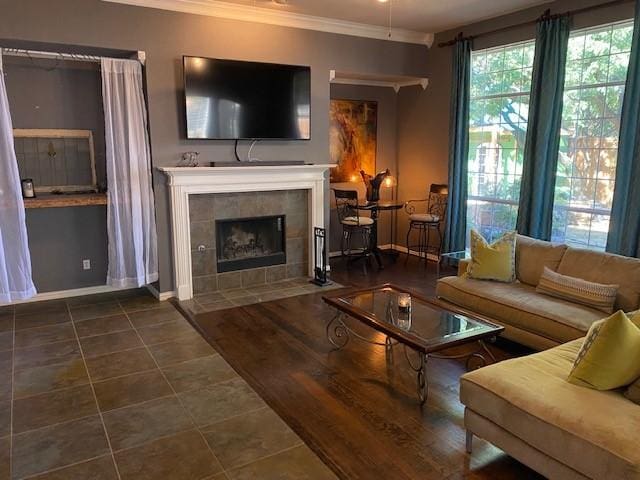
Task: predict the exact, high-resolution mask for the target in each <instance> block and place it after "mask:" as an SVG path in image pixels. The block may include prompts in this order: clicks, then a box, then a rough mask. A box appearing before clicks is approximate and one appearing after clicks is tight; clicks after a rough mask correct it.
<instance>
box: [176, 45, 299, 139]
mask: <svg viewBox="0 0 640 480" xmlns="http://www.w3.org/2000/svg"><path fill="white" fill-rule="evenodd" d="M183 60H184V94H185V95H184V97H185V111H186V128H187V138H189V139H213V140H238V139H271V140H309V139H310V110H311V69H310V68H309V67H304V66H295V65H278V64H273V63H256V62H243V61H237V60H220V59H213V58H202V57H187V56H185V57H184V58H183Z"/></svg>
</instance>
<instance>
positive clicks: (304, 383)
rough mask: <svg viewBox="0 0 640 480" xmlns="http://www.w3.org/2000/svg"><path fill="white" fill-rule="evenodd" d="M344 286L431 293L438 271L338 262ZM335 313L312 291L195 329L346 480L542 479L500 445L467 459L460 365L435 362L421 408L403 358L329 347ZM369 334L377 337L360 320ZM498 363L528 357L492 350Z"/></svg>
mask: <svg viewBox="0 0 640 480" xmlns="http://www.w3.org/2000/svg"><path fill="white" fill-rule="evenodd" d="M332 268H333V271H332V276H333V278H335V279H336V280H337V281H338V282H340V283H342V284H343V285H353V286H363V285H371V284H379V283H384V282H395V283H398V284H400V285H403V286H406V287H409V288H413V289H416V290H418V291H420V292H421V293H424V294H427V295H429V294H433V291H434V286H435V273H434V271H435V268H434V267H433V265H432V264H431V265H429V266H428V268H427V269H426V270H425V269H424V267H423V266H421V265H418V264H417V262H416V261H415V259H410V260H409V261H408V262H407V264H406V265H405V262H404V259H402V258H401V259H399V260H398V262H397V263H396V264H393V265H390V266H388V267H387V268H386V269H385V270H382V271H371V270H370V272H369V274H368V275H363V273H362V271H361V270H359V269H353V270H346V269H345V267H344V264H343V263H342V262H340V261H339V260H338V261H335V260H334V261H333V262H332ZM333 313H334V312H333V311H332V310H331V309H330V308H328V307H327V306H326V305H325V304H324V303H323V302H322V294H310V295H302V296H296V297H292V298H286V299H281V300H277V301H273V302H267V303H260V304H256V305H250V306H244V307H241V308H234V309H229V310H224V311H220V312H210V313H203V314H199V315H197V316H196V317H195V324H196V326H197V328H198V329H199V330H200V331H201V333H203V335H204V336H205V338H206V339H207V340H208V341H209V342H210V343H211V344H212V345H213V346H214V347H215V348H216V350H218V352H220V354H221V355H222V356H223V357H224V358H225V360H227V362H229V364H230V365H231V366H232V367H233V368H234V369H235V370H236V371H238V372H239V373H240V374H241V376H242V377H243V378H244V379H245V380H246V381H247V382H248V383H249V385H251V386H252V387H253V388H254V389H255V390H256V391H257V392H258V393H259V394H260V396H261V397H262V398H263V399H264V400H265V401H266V403H267V404H268V405H269V406H271V407H272V408H273V409H274V410H275V411H276V412H277V413H278V414H279V415H280V416H281V417H282V418H283V419H284V420H285V421H286V422H287V423H288V424H289V426H290V427H291V428H292V429H293V430H294V431H295V432H296V433H297V434H298V435H299V436H300V437H301V438H302V439H303V440H305V442H306V443H307V444H308V445H309V446H310V447H311V448H312V449H313V450H314V451H315V453H316V454H318V456H319V457H320V458H321V459H322V460H323V461H324V462H325V463H326V464H327V465H329V466H330V467H331V469H332V470H333V471H334V472H335V473H336V474H337V475H338V476H339V477H340V478H343V479H448V480H449V479H450V480H453V479H459V478H467V479H492V480H494V479H518V480H521V479H539V478H540V477H539V476H538V475H537V474H536V473H534V472H532V471H531V470H529V469H528V468H526V467H525V466H523V465H521V464H520V463H518V462H517V461H515V460H513V459H511V458H510V457H508V456H507V455H505V454H504V453H503V452H501V451H500V450H498V449H497V448H495V447H493V446H491V445H489V444H488V443H486V442H483V441H482V440H478V439H476V442H475V445H474V453H473V454H472V455H471V456H470V455H467V454H466V453H465V448H464V440H465V438H464V437H465V432H464V428H463V411H464V409H463V406H462V405H461V404H460V402H459V399H458V394H459V390H458V388H459V387H458V385H459V377H460V375H462V374H463V373H464V367H463V365H462V363H460V362H456V361H451V360H432V361H431V363H430V367H429V368H430V370H429V374H430V396H429V399H428V402H427V404H426V405H425V406H424V407H423V408H421V407H420V406H419V404H418V402H417V401H416V394H415V378H414V376H413V372H412V371H411V370H410V369H409V368H408V367H407V366H406V364H405V363H404V358H403V357H402V353H401V352H400V351H399V350H398V351H396V352H395V353H394V356H393V362H392V363H391V364H389V363H388V362H387V359H386V358H385V353H384V349H383V348H381V347H376V346H371V345H368V344H364V343H358V342H356V341H352V342H351V343H350V344H349V345H348V346H347V347H346V348H344V349H343V350H340V351H333V350H332V348H331V345H330V344H329V343H328V342H327V340H326V337H325V325H326V323H327V322H328V320H329V319H331V317H332V315H333ZM350 326H351V327H352V328H355V329H356V330H357V331H358V332H359V333H361V334H363V335H369V336H370V337H372V333H371V332H370V331H367V330H366V329H363V328H361V327H360V326H358V325H356V324H355V323H354V322H351V324H350ZM492 349H493V351H494V353H495V354H496V356H497V357H498V358H501V359H504V358H508V357H510V356H513V355H515V354H519V353H521V352H522V350H521V349H519V348H518V347H517V346H513V345H509V344H504V345H503V344H502V343H499V344H498V345H495V346H492Z"/></svg>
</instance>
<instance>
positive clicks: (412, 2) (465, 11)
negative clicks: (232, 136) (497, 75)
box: [225, 0, 551, 33]
mask: <svg viewBox="0 0 640 480" xmlns="http://www.w3.org/2000/svg"><path fill="white" fill-rule="evenodd" d="M225 1H226V2H229V3H235V4H239V5H249V6H256V7H263V8H269V9H274V10H279V11H287V12H291V13H300V14H305V15H312V16H318V17H328V18H332V19H339V20H347V21H351V22H357V23H364V24H370V25H379V26H385V27H386V26H388V25H389V7H391V24H392V26H393V27H395V28H400V29H406V30H413V31H418V32H425V33H437V32H442V31H444V30H448V29H450V28H455V27H459V26H461V25H467V24H469V23H473V22H476V21H480V20H485V19H487V18H491V17H497V16H500V15H504V14H506V13H511V12H515V11H518V10H522V9H525V8H528V7H532V6H535V5H541V4H543V3H549V2H550V1H551V0H389V1H388V2H386V3H381V2H380V1H378V0H282V1H284V2H286V4H284V5H280V4H277V3H275V2H273V1H272V0H225Z"/></svg>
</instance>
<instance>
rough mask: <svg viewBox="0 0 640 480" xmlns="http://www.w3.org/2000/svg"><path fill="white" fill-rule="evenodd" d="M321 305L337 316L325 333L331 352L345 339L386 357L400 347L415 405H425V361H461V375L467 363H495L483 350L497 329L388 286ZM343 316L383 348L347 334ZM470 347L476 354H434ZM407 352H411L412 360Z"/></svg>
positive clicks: (332, 297) (331, 297)
mask: <svg viewBox="0 0 640 480" xmlns="http://www.w3.org/2000/svg"><path fill="white" fill-rule="evenodd" d="M323 300H324V301H325V302H326V303H327V304H328V305H330V306H332V307H335V308H336V310H337V313H336V315H335V316H334V317H333V318H332V319H331V321H330V322H329V323H328V324H327V328H326V333H327V339H328V340H329V342H331V343H332V344H333V345H334V346H335V347H336V348H338V349H340V348H342V347H344V346H345V345H346V344H347V343H348V342H349V339H350V338H351V337H355V338H358V339H359V340H362V341H365V342H368V343H372V344H375V345H381V346H384V347H385V348H386V350H387V355H388V356H389V355H390V354H391V353H392V352H391V350H392V348H393V347H394V346H395V345H397V344H400V345H402V346H403V349H404V353H405V356H406V358H407V362H408V363H409V366H410V367H411V368H412V369H413V370H414V371H415V372H416V374H417V389H418V397H419V398H420V403H421V404H423V403H424V402H425V401H426V400H427V395H428V379H427V371H426V367H427V361H428V360H429V357H433V358H447V359H464V358H466V360H467V369H469V366H470V362H471V360H473V359H475V360H479V361H480V363H481V364H482V365H486V364H487V363H488V361H487V358H486V357H485V355H486V356H488V357H489V358H490V359H491V361H495V357H494V356H493V354H492V353H491V351H490V350H489V349H488V348H487V346H486V344H485V340H491V339H495V338H496V337H497V336H498V335H499V334H500V333H501V332H502V331H503V330H504V327H502V326H500V325H496V324H494V323H491V322H489V321H487V320H482V319H478V318H470V317H468V316H466V315H463V314H461V313H458V312H455V311H451V310H449V309H445V308H443V307H442V306H440V305H439V304H437V303H436V302H435V300H430V299H428V298H426V297H423V296H421V295H418V294H416V293H413V292H411V291H409V290H406V289H403V288H400V287H397V286H395V285H391V284H385V285H380V286H377V287H372V288H367V289H362V290H356V291H351V292H346V293H342V294H341V293H336V294H332V295H327V296H324V297H323ZM346 316H349V317H351V318H353V319H355V320H357V321H359V322H361V323H363V324H365V325H367V326H368V327H370V328H373V329H374V330H376V331H378V332H380V333H382V334H384V335H385V341H384V343H382V342H376V341H372V340H370V339H368V338H366V337H364V336H362V335H360V334H358V333H357V332H355V331H354V330H353V329H351V328H349V327H348V326H347V324H346V323H345V322H344V319H345V317H346ZM473 343H476V344H477V346H478V349H477V350H475V351H473V352H471V353H464V354H460V355H442V354H440V353H438V352H440V351H441V350H445V349H447V348H451V347H455V346H458V345H463V344H473ZM407 349H409V350H412V351H413V356H414V359H413V360H412V358H411V356H412V355H410V353H409V352H408V351H407ZM416 356H417V360H416V358H415V357H416Z"/></svg>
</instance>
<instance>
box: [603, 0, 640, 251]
mask: <svg viewBox="0 0 640 480" xmlns="http://www.w3.org/2000/svg"><path fill="white" fill-rule="evenodd" d="M639 57H640V2H638V3H636V17H635V27H634V31H633V43H632V45H631V60H630V61H629V70H628V72H627V83H626V87H625V91H624V102H623V104H622V119H621V123H620V142H619V144H618V163H617V166H616V187H615V191H614V193H613V206H612V208H611V223H610V224H609V237H608V238H607V251H608V252H612V253H618V254H620V255H626V256H628V257H640V58H639Z"/></svg>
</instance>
